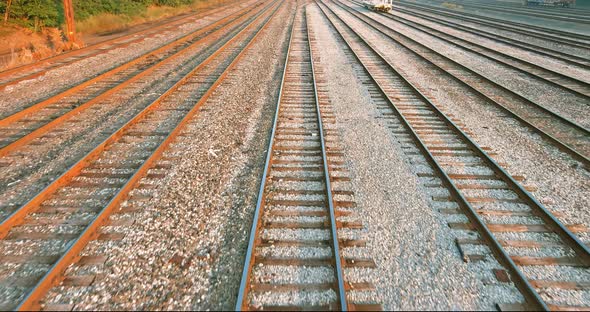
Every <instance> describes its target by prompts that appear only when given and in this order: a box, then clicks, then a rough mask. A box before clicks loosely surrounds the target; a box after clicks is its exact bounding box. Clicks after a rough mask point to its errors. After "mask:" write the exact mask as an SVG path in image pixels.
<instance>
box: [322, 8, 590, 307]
mask: <svg viewBox="0 0 590 312" xmlns="http://www.w3.org/2000/svg"><path fill="white" fill-rule="evenodd" d="M316 3H318V1H316ZM322 5H323V6H325V7H326V9H327V10H330V12H331V14H332V15H333V16H335V17H336V18H337V19H339V20H340V21H341V23H342V25H344V27H346V28H347V29H348V30H349V32H350V33H352V34H354V35H355V37H356V38H357V39H358V41H359V42H361V43H362V45H363V46H365V47H366V48H367V49H368V50H369V51H370V52H371V54H372V55H374V56H376V58H378V59H379V60H380V61H381V62H382V63H384V64H386V66H387V68H388V69H389V70H390V71H391V72H392V73H394V74H395V75H396V76H397V77H399V78H400V79H401V80H402V81H403V83H404V84H405V85H406V86H407V87H409V88H410V89H411V90H412V91H413V93H414V94H415V95H416V96H417V97H418V98H419V99H421V100H422V101H424V103H426V104H427V105H428V106H429V107H431V108H432V109H433V111H434V112H435V113H436V114H437V115H438V116H439V117H440V118H442V119H443V120H444V122H445V124H446V125H447V126H449V127H450V128H451V129H453V130H454V132H455V133H457V134H458V135H459V136H460V137H461V138H462V139H463V141H464V142H466V143H467V144H468V145H469V146H470V149H471V150H472V151H474V152H475V153H476V154H477V155H478V156H479V157H480V158H482V159H483V160H484V161H485V162H486V163H487V164H488V165H489V166H490V167H492V168H493V170H494V172H495V174H496V175H497V176H499V177H501V179H502V180H503V181H504V182H505V183H506V184H508V185H509V186H511V187H512V188H511V189H512V190H514V191H516V193H517V194H518V195H519V197H520V198H523V199H525V201H526V202H527V204H528V205H529V206H530V207H531V208H533V209H534V211H535V214H536V215H537V216H539V217H541V218H542V219H543V221H545V222H546V223H547V224H548V225H549V226H550V228H551V229H552V230H553V231H554V232H555V233H557V234H558V235H559V236H560V237H561V239H562V240H563V241H564V242H565V243H566V244H568V246H570V247H572V249H574V250H575V252H576V253H577V254H578V255H579V256H580V258H581V261H583V262H584V263H585V265H590V250H589V249H588V247H587V246H586V245H584V244H583V243H582V242H581V241H580V240H579V239H578V238H577V237H576V236H574V235H573V234H572V233H571V232H570V231H569V230H568V229H567V228H566V227H565V226H563V224H561V222H559V221H558V220H557V219H556V218H555V217H554V216H553V215H552V214H551V213H550V212H549V211H547V209H545V207H544V206H543V205H542V204H541V203H539V202H538V201H537V200H536V199H534V198H533V197H532V196H531V195H530V193H528V192H527V191H526V190H525V189H524V188H523V187H522V186H520V184H518V183H517V182H516V181H515V180H514V179H513V178H512V176H510V175H509V174H508V173H507V172H506V171H505V170H504V169H502V168H501V167H500V166H499V165H498V164H497V163H496V162H495V161H494V160H493V159H492V158H490V157H489V156H488V155H487V153H486V152H485V151H483V150H482V149H481V148H480V147H479V146H478V145H477V144H476V143H475V142H473V141H472V140H471V139H470V138H469V137H468V136H467V135H466V134H465V133H464V132H463V131H461V130H460V128H459V127H457V125H456V124H455V123H454V122H453V121H451V120H450V119H449V118H448V117H447V116H446V115H445V114H444V113H443V112H441V111H440V110H439V109H438V108H437V107H436V105H434V104H433V103H432V102H430V100H429V99H428V98H427V97H426V96H425V95H424V94H423V93H422V92H420V90H419V89H418V88H417V87H415V86H414V85H413V84H412V83H411V82H410V81H408V80H407V79H406V78H405V77H404V76H403V75H402V74H400V73H399V72H397V71H396V69H395V68H394V67H393V66H392V65H391V63H389V62H388V61H387V60H386V59H385V58H384V57H383V56H382V55H381V54H380V53H379V52H377V51H376V50H375V49H374V48H373V47H372V46H370V45H369V44H368V42H366V40H365V39H363V38H362V37H361V36H360V34H358V33H356V32H355V31H354V30H353V29H352V28H350V26H348V25H347V24H346V23H345V22H344V21H343V20H342V19H341V18H340V17H339V16H338V15H337V14H336V13H334V12H333V11H331V9H330V8H329V7H328V6H327V5H326V4H324V3H322ZM318 6H319V7H320V9H321V10H322V12H323V14H324V16H325V17H326V19H328V20H329V22H330V24H331V25H332V27H333V29H335V31H336V33H337V34H338V35H339V37H340V38H341V39H342V41H343V42H345V44H346V46H347V47H348V49H349V50H350V51H351V53H352V54H353V55H354V57H355V59H356V61H357V62H358V63H359V64H360V65H361V66H362V67H363V69H364V71H365V72H366V74H367V76H368V77H369V78H370V79H371V81H372V82H373V83H374V85H375V86H377V88H378V90H379V92H380V93H381V95H382V96H383V97H384V98H385V99H386V101H387V103H388V104H389V106H390V107H391V108H392V109H393V111H394V112H395V113H396V115H397V116H398V117H399V118H400V119H401V120H402V124H403V126H404V127H405V128H406V130H408V132H409V133H410V134H411V136H412V139H413V141H414V142H415V143H416V145H417V147H418V148H419V149H420V150H421V151H422V153H423V155H425V156H426V159H427V161H428V162H429V163H430V164H431V166H432V167H433V168H434V169H435V170H436V171H437V172H438V175H439V177H440V178H441V180H442V182H443V184H444V185H445V186H446V188H447V189H448V190H449V191H450V192H451V194H452V197H453V198H454V199H455V200H456V201H457V203H458V204H459V206H460V207H461V209H462V210H463V211H464V212H465V213H466V215H467V217H468V218H469V220H470V221H471V223H472V224H474V225H475V228H476V229H477V231H478V232H479V234H480V235H481V236H482V237H483V238H484V240H485V241H486V242H487V243H488V246H489V247H490V249H491V250H492V252H493V253H494V255H495V257H496V259H497V260H498V261H499V262H500V263H501V264H502V265H503V266H504V267H505V268H506V269H507V270H508V272H509V274H510V276H511V277H512V281H513V282H514V283H515V285H516V286H517V288H518V289H519V290H520V291H521V293H522V294H523V296H524V297H525V300H526V301H527V302H528V304H529V308H531V309H534V310H545V311H548V310H549V307H548V306H547V304H546V303H545V302H544V301H543V299H542V298H541V297H540V296H539V294H538V293H537V292H536V290H535V289H534V288H533V286H532V285H531V284H530V283H529V281H528V279H527V278H526V277H525V276H524V274H523V273H522V272H521V271H520V269H519V268H518V267H517V266H516V264H515V263H514V261H513V260H512V258H511V257H510V255H508V253H507V252H506V251H505V250H504V248H503V247H502V245H501V243H500V242H499V241H498V240H497V239H496V238H495V236H494V235H493V233H492V232H491V231H490V229H489V228H488V227H487V226H486V224H485V222H484V221H483V220H482V219H481V218H480V217H479V215H478V213H477V212H476V211H475V209H474V208H473V207H472V206H471V204H470V203H469V202H468V201H467V199H466V198H465V197H464V196H463V194H462V193H461V191H460V190H459V188H458V187H457V185H456V184H455V183H454V182H453V181H452V180H451V178H450V177H449V175H448V174H447V173H446V172H445V171H444V169H443V168H442V166H441V165H440V164H439V162H438V161H437V160H436V159H435V157H434V156H433V155H432V153H430V151H429V150H428V147H427V146H426V144H425V143H424V142H423V141H422V140H421V138H420V136H419V135H418V134H417V133H416V132H415V131H414V129H413V128H412V126H411V125H410V123H409V122H408V120H407V119H406V118H405V117H404V116H403V114H402V113H401V111H400V110H399V109H398V108H397V107H396V106H395V104H394V101H393V100H392V99H391V98H390V97H389V96H388V95H387V93H386V91H385V89H384V88H383V87H382V86H381V85H380V84H379V83H378V82H377V80H376V79H375V78H374V77H373V76H372V74H371V72H370V70H369V68H368V67H367V65H366V64H364V63H363V62H362V61H361V58H360V56H359V55H358V54H357V52H356V51H354V49H353V48H352V46H351V44H350V43H349V42H348V40H347V39H346V38H345V37H344V35H342V33H341V32H340V30H338V29H337V27H336V25H335V24H334V23H333V21H332V20H331V19H330V18H329V17H328V14H327V13H326V12H325V11H324V9H323V8H322V6H320V5H319V3H318Z"/></svg>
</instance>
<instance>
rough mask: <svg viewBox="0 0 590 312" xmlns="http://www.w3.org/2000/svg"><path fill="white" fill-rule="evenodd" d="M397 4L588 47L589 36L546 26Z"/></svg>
mask: <svg viewBox="0 0 590 312" xmlns="http://www.w3.org/2000/svg"><path fill="white" fill-rule="evenodd" d="M397 4H398V6H402V7H404V8H408V7H409V8H413V9H416V10H419V11H422V12H428V13H434V14H437V15H438V16H445V17H451V18H455V19H459V20H461V21H465V22H470V23H476V24H479V25H482V26H488V27H493V28H496V29H501V30H506V31H509V32H512V33H518V34H521V35H525V36H530V37H533V38H538V39H541V40H546V41H551V42H553V43H555V44H562V45H564V46H570V47H575V48H581V49H588V48H590V37H589V36H586V35H582V34H578V33H571V32H565V31H560V30H555V29H551V28H546V27H539V26H534V25H529V24H523V23H517V22H511V21H506V20H502V19H497V18H491V17H484V16H481V15H476V14H471V13H466V12H462V13H460V14H459V13H457V12H456V11H453V10H449V9H443V8H440V7H436V6H431V5H426V4H416V3H413V2H412V3H410V2H406V1H400V2H399V3H397Z"/></svg>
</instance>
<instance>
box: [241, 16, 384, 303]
mask: <svg viewBox="0 0 590 312" xmlns="http://www.w3.org/2000/svg"><path fill="white" fill-rule="evenodd" d="M301 11H303V12H302V13H297V15H296V16H295V17H294V24H293V26H292V30H291V37H290V43H289V49H288V52H287V59H286V61H285V67H284V71H283V78H282V83H281V89H280V92H279V100H278V103H277V108H276V114H275V119H274V125H273V130H272V133H271V140H270V143H269V148H268V150H267V151H268V152H267V158H266V164H265V171H264V174H263V176H262V182H261V186H260V191H259V195H258V202H257V205H256V209H255V213H254V221H253V224H252V228H251V232H250V239H249V245H248V250H247V254H246V261H245V264H244V270H243V274H242V280H241V284H240V290H239V295H238V299H237V303H236V309H237V310H250V309H263V310H283V309H288V310H293V309H294V310H308V309H314V310H315V309H321V310H328V309H330V310H344V311H346V310H349V309H350V310H355V309H370V310H376V309H380V306H379V305H377V304H367V303H362V304H355V303H354V302H349V300H350V299H349V294H348V292H350V291H368V290H370V289H372V288H373V286H372V285H370V284H368V283H360V284H359V283H352V282H350V281H347V279H346V274H345V270H346V268H347V267H356V268H362V267H366V266H369V267H372V266H374V263H373V262H372V261H370V260H367V259H354V258H347V257H344V256H343V254H342V252H343V250H344V249H346V247H351V246H356V247H362V246H363V245H364V242H363V241H360V240H346V239H343V238H342V237H339V233H338V231H339V229H341V228H358V227H360V226H361V225H360V224H357V223H356V222H344V221H339V220H338V219H339V217H342V216H346V215H351V214H352V212H351V211H350V210H349V209H347V208H352V207H353V204H354V203H353V202H351V201H350V200H341V199H339V198H342V197H349V196H350V195H351V193H349V191H347V190H345V189H343V186H342V182H344V181H346V180H347V179H348V178H345V177H343V176H342V175H337V174H334V172H335V171H342V170H343V168H342V164H341V163H342V161H341V160H340V159H341V158H342V157H341V155H340V154H342V151H341V150H340V149H338V148H336V147H335V146H334V144H335V143H334V140H335V138H336V137H337V135H336V134H335V133H334V130H333V129H329V128H328V127H326V126H325V125H326V123H330V120H331V119H332V118H333V117H332V113H331V110H330V108H329V107H328V106H329V103H327V99H326V95H324V94H322V93H323V92H322V90H321V86H320V83H319V79H318V73H317V71H318V69H317V68H316V67H315V66H314V64H315V65H317V63H316V61H315V60H314V56H313V53H314V52H317V51H314V48H313V47H312V41H311V39H310V31H309V29H308V25H307V17H306V13H305V11H304V10H301Z"/></svg>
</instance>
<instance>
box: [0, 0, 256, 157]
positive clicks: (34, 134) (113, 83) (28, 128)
mask: <svg viewBox="0 0 590 312" xmlns="http://www.w3.org/2000/svg"><path fill="white" fill-rule="evenodd" d="M260 4H262V3H259V4H258V5H256V6H254V7H251V8H245V9H243V10H241V11H240V12H238V13H236V14H232V15H229V16H227V17H225V18H223V19H221V20H219V21H217V22H214V23H212V24H210V25H208V26H205V27H203V28H201V29H199V30H197V31H195V32H193V33H191V34H188V35H186V36H183V37H182V38H179V39H178V40H175V41H173V42H171V43H169V44H167V45H165V46H162V47H160V48H158V49H156V50H155V51H153V52H151V53H148V54H145V55H143V56H141V57H138V58H136V59H134V60H132V61H131V62H128V63H126V64H123V65H121V66H119V67H116V68H114V69H112V70H110V71H108V72H106V73H103V74H101V75H99V76H97V77H95V78H93V79H90V80H88V81H86V82H84V83H81V84H78V85H76V86H74V87H72V88H70V89H68V90H66V91H64V92H61V93H59V94H56V95H54V96H50V97H48V98H46V99H44V100H41V101H39V102H36V103H34V104H32V105H30V106H28V107H26V108H25V109H22V110H20V111H18V112H15V113H13V114H11V115H9V116H6V117H5V118H3V119H2V120H0V157H4V156H6V155H9V154H10V153H12V152H14V151H15V150H17V149H19V148H21V147H22V146H24V145H26V144H28V143H30V142H31V141H33V140H35V139H39V138H40V137H43V136H46V135H47V134H48V133H49V132H50V131H52V130H54V129H56V128H57V127H60V126H63V124H64V123H65V122H66V121H68V120H70V119H71V118H72V117H73V116H76V115H78V114H80V113H82V112H84V111H86V110H89V109H92V108H93V107H95V106H96V105H107V104H110V105H114V104H113V103H116V102H117V101H118V98H117V97H116V96H115V95H117V94H120V93H122V92H125V91H126V90H128V89H133V88H136V86H137V85H139V84H140V83H142V81H144V80H146V79H149V78H150V76H151V75H154V74H155V73H157V72H159V73H174V72H178V71H182V68H181V66H186V65H190V63H187V64H183V65H179V64H178V62H177V61H176V60H177V59H180V58H182V57H186V55H188V54H189V53H193V54H194V53H195V49H199V48H200V50H202V51H206V49H205V48H206V47H207V46H210V45H211V43H213V42H214V41H216V40H222V39H223V35H224V34H227V33H229V32H230V31H231V30H232V29H234V28H235V27H239V26H240V25H242V23H245V22H247V21H248V19H250V18H253V16H254V14H255V13H256V12H257V10H258V9H260V8H259V5H260ZM115 105H116V104H115Z"/></svg>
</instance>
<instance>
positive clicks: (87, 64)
mask: <svg viewBox="0 0 590 312" xmlns="http://www.w3.org/2000/svg"><path fill="white" fill-rule="evenodd" d="M255 2H256V0H249V1H246V2H243V3H240V4H238V5H235V6H232V7H231V8H228V10H223V11H220V12H216V13H214V14H211V15H209V16H206V17H204V18H201V19H196V20H191V21H190V22H187V23H184V24H182V25H180V26H179V27H173V28H172V29H170V30H166V31H164V32H161V33H158V34H156V35H154V36H148V37H146V38H145V39H143V40H140V41H138V42H135V43H133V44H131V45H129V46H124V47H119V48H115V49H111V50H109V51H108V52H106V53H100V54H98V55H95V56H92V57H88V58H83V59H80V60H79V61H76V62H73V63H71V64H68V65H65V66H62V67H57V68H54V69H50V70H48V71H47V72H46V73H45V74H43V75H41V76H39V77H37V78H33V79H29V80H23V81H21V82H19V83H17V84H15V85H12V86H8V87H6V88H4V89H3V90H0V115H1V116H4V115H7V114H9V113H11V112H15V111H16V110H17V109H19V108H24V107H27V106H29V105H30V104H31V103H34V102H37V101H39V100H42V99H44V98H47V97H48V95H53V94H57V93H59V91H63V90H67V89H68V88H70V87H73V86H75V85H77V84H80V83H82V82H83V81H86V80H88V79H89V78H92V77H94V76H97V75H98V73H102V72H105V71H108V70H110V69H111V68H115V67H117V66H119V65H122V64H124V63H125V62H128V61H131V60H133V59H135V58H137V57H140V56H141V55H143V54H145V53H148V52H149V51H151V50H154V49H156V48H158V47H160V46H164V45H166V44H168V43H170V42H172V41H174V40H175V39H178V38H180V37H182V36H185V35H187V34H189V33H191V32H194V31H196V30H198V29H200V28H203V27H205V26H207V25H210V24H212V23H214V22H215V21H217V20H220V19H222V18H223V17H225V16H227V15H229V14H232V13H234V12H237V11H239V10H241V9H243V8H245V7H247V6H251V5H252V4H253V3H255Z"/></svg>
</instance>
